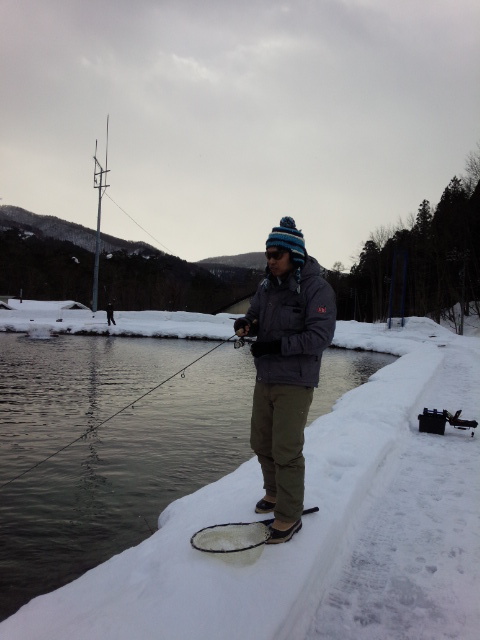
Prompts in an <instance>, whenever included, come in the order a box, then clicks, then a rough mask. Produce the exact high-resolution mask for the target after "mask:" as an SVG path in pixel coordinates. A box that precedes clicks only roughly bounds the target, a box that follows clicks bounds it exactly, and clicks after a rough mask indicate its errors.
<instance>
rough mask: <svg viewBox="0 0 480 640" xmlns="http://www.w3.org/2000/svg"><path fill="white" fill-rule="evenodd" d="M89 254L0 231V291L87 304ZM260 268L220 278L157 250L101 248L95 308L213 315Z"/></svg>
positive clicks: (251, 285) (250, 283)
mask: <svg viewBox="0 0 480 640" xmlns="http://www.w3.org/2000/svg"><path fill="white" fill-rule="evenodd" d="M94 261H95V254H94V253H92V252H90V251H87V250H86V249H83V248H81V247H79V246H78V245H75V244H73V243H71V242H69V241H65V240H57V239H55V238H50V237H37V236H36V235H34V234H31V233H25V232H24V231H22V230H20V229H18V228H12V229H6V230H4V231H0V293H1V294H2V295H10V296H11V297H18V296H20V295H21V296H22V297H23V298H25V299H31V300H75V301H77V302H81V303H82V304H85V305H86V306H88V307H91V306H92V292H93V271H94ZM261 276H262V274H261V272H256V271H254V270H253V269H242V268H240V267H238V268H234V267H231V268H229V269H228V270H225V272H224V273H223V276H222V277H221V278H220V277H218V276H216V275H214V274H212V273H210V272H209V271H208V270H207V269H204V268H202V267H200V266H198V265H195V264H192V263H188V262H186V261H185V260H181V259H180V258H177V257H175V256H171V255H168V254H164V253H163V252H161V251H155V250H151V249H150V250H144V251H142V252H136V253H128V252H127V251H126V250H118V251H113V252H108V253H107V252H106V251H103V252H102V253H101V254H100V264H99V283H98V308H99V309H105V306H106V304H107V302H109V301H110V302H113V304H114V306H115V308H116V309H123V310H125V311H144V310H147V309H150V310H163V311H196V312H201V313H215V312H216V311H217V310H219V309H221V308H223V307H226V306H227V305H229V304H230V303H231V302H232V301H235V300H237V299H241V298H243V297H245V296H247V295H248V294H249V293H251V292H253V291H255V289H256V286H257V284H258V282H259V280H260V279H261Z"/></svg>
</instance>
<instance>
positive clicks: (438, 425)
mask: <svg viewBox="0 0 480 640" xmlns="http://www.w3.org/2000/svg"><path fill="white" fill-rule="evenodd" d="M446 422H447V412H446V411H445V410H443V411H437V410H436V409H424V410H423V413H421V414H420V415H419V416H418V424H419V427H418V430H419V431H424V432H425V433H436V434H438V435H439V436H444V435H445V423H446Z"/></svg>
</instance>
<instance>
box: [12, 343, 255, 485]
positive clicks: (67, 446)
mask: <svg viewBox="0 0 480 640" xmlns="http://www.w3.org/2000/svg"><path fill="white" fill-rule="evenodd" d="M236 335H237V334H236V333H234V334H233V335H232V336H230V337H229V338H227V339H226V340H222V342H220V343H219V344H217V345H215V347H213V349H210V350H209V351H207V352H206V353H204V354H202V355H201V356H199V357H198V358H196V359H195V360H193V361H192V362H190V364H187V366H185V367H182V368H181V369H179V370H178V371H177V372H176V373H174V374H173V375H171V376H169V377H168V378H166V379H165V380H163V381H162V382H160V383H159V384H157V385H156V386H155V387H153V388H152V389H150V390H149V391H146V392H145V393H143V394H142V395H141V396H139V397H138V398H136V400H133V401H132V402H129V403H128V404H127V405H125V406H124V407H122V408H121V409H119V410H118V411H116V412H115V413H113V414H112V415H111V416H109V417H108V418H106V419H105V420H102V422H100V424H97V425H94V426H92V427H89V428H88V429H87V430H86V431H85V433H83V434H82V435H81V436H79V437H78V438H75V440H72V441H71V442H69V443H68V444H66V445H65V446H63V447H61V448H60V449H57V451H55V452H54V453H51V454H50V455H49V456H47V457H46V458H43V460H40V461H39V462H37V463H35V464H34V465H32V466H31V467H29V468H28V469H25V471H22V473H19V474H18V475H16V476H14V477H13V478H10V480H7V482H4V483H3V484H2V485H0V491H1V490H2V489H4V488H5V487H6V486H8V485H9V484H12V483H13V482H15V481H16V480H18V479H19V478H22V477H23V476H25V475H27V473H30V472H31V471H33V470H34V469H36V468H37V467H39V466H40V465H42V464H44V463H45V462H47V461H48V460H51V459H52V458H53V457H54V456H56V455H58V454H59V453H61V452H62V451H65V449H68V448H69V447H71V446H72V445H73V444H75V443H76V442H79V441H80V440H83V439H84V438H86V437H87V436H88V435H89V434H90V433H92V432H93V431H95V430H97V429H100V427H102V426H103V425H104V424H106V423H107V422H110V420H113V418H116V417H117V416H118V415H119V414H120V413H122V412H123V411H125V410H126V409H128V408H129V407H133V405H135V404H136V403H137V402H139V401H140V400H142V399H143V398H145V397H146V396H148V395H149V394H150V393H153V392H154V391H156V390H157V389H159V388H160V387H161V386H162V385H164V384H165V383H167V382H169V380H172V379H173V378H175V377H176V376H178V375H181V377H182V378H185V371H186V370H187V369H189V368H190V367H191V366H192V365H194V364H195V363H196V362H198V361H199V360H201V359H202V358H205V357H206V356H208V355H209V354H210V353H212V352H213V351H215V349H218V348H219V347H221V346H222V345H224V344H226V343H227V342H230V340H232V338H235V337H236ZM234 346H235V348H237V343H236V342H234ZM239 346H240V345H239ZM242 346H243V345H242Z"/></svg>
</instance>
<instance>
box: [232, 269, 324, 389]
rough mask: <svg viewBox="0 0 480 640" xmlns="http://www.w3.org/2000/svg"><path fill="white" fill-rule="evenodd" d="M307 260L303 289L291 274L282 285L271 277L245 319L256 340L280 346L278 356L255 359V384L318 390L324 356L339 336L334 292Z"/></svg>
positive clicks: (255, 297) (261, 287) (256, 295)
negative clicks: (256, 382)
mask: <svg viewBox="0 0 480 640" xmlns="http://www.w3.org/2000/svg"><path fill="white" fill-rule="evenodd" d="M320 273H321V270H320V265H319V264H318V262H317V261H316V260H315V258H312V257H308V258H307V261H306V263H305V265H304V267H303V268H302V270H301V280H300V285H299V284H298V283H297V282H296V280H295V278H294V275H293V273H291V274H290V275H289V276H288V277H287V279H286V280H285V281H283V282H281V283H278V280H277V278H275V277H273V276H272V275H271V274H270V275H269V276H268V277H267V278H266V279H265V280H264V281H263V282H262V283H261V284H260V285H259V287H258V289H257V292H256V293H255V295H254V297H253V298H252V301H251V305H250V308H249V310H248V311H247V314H246V316H245V317H246V318H247V320H249V321H250V323H253V321H254V320H256V323H255V324H252V329H254V331H255V333H256V334H257V340H258V341H262V342H264V341H265V342H271V341H274V340H281V354H280V355H265V356H262V357H260V358H255V366H256V368H257V380H258V381H259V382H266V383H275V384H294V385H301V386H306V387H316V386H318V381H319V375H320V364H321V360H322V353H323V351H324V350H325V349H326V348H327V347H328V346H329V345H330V343H331V342H332V339H333V334H334V332H335V319H336V305H335V294H334V292H333V289H332V288H331V286H330V285H329V284H328V282H327V281H326V280H324V279H323V278H322V276H321V275H320Z"/></svg>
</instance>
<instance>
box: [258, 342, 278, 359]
mask: <svg viewBox="0 0 480 640" xmlns="http://www.w3.org/2000/svg"><path fill="white" fill-rule="evenodd" d="M250 351H251V352H252V356H254V357H255V358H261V357H262V356H268V355H275V354H279V353H281V352H282V342H281V340H274V341H273V342H258V341H257V342H254V343H253V344H252V346H251V348H250Z"/></svg>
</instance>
